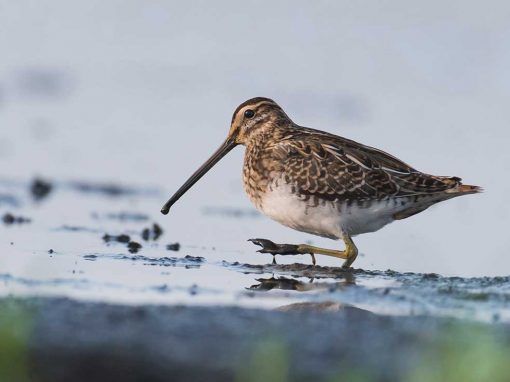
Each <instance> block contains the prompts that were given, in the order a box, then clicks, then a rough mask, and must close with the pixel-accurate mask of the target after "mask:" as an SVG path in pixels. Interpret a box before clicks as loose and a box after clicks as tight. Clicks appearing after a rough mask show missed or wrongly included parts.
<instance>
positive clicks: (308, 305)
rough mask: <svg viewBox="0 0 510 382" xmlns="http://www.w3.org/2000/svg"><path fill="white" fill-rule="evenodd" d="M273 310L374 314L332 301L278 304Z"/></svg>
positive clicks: (357, 314)
mask: <svg viewBox="0 0 510 382" xmlns="http://www.w3.org/2000/svg"><path fill="white" fill-rule="evenodd" d="M275 310H277V311H280V312H303V311H307V312H340V311H342V312H346V313H348V314H355V315H356V316H374V315H375V314H374V313H372V312H370V311H369V310H366V309H361V308H357V307H355V306H353V305H349V304H342V303H339V302H334V301H324V302H297V303H295V304H289V305H284V306H280V307H279V308H276V309H275Z"/></svg>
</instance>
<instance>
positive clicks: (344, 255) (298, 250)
mask: <svg viewBox="0 0 510 382" xmlns="http://www.w3.org/2000/svg"><path fill="white" fill-rule="evenodd" d="M343 240H344V243H345V250H343V251H338V250H334V249H326V248H319V247H314V246H313V245H308V244H275V243H273V242H272V241H271V240H267V239H250V240H249V241H251V242H252V243H254V244H257V245H259V246H261V247H262V249H260V250H259V251H258V252H260V253H270V254H272V255H283V256H285V255H312V262H313V264H314V265H315V257H314V255H325V256H332V257H338V258H340V259H344V260H345V261H344V263H343V265H342V268H349V267H350V266H351V264H352V263H353V262H354V260H356V257H357V256H358V249H357V248H356V245H354V243H353V241H352V239H351V238H350V236H348V235H344V237H343Z"/></svg>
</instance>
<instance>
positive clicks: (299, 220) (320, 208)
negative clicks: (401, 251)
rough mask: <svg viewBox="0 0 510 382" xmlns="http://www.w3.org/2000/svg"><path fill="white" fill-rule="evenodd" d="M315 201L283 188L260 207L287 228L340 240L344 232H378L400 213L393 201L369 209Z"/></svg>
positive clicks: (273, 193) (275, 190)
mask: <svg viewBox="0 0 510 382" xmlns="http://www.w3.org/2000/svg"><path fill="white" fill-rule="evenodd" d="M312 199H313V198H310V200H308V201H305V200H304V199H303V198H300V197H299V196H297V195H293V194H292V193H291V192H290V189H288V187H287V186H283V187H278V188H273V190H272V191H268V192H267V193H266V194H265V195H264V197H263V198H262V203H261V205H260V206H259V208H260V210H261V211H262V212H263V213H264V214H266V215H267V216H269V217H271V218H272V219H274V220H276V221H277V222H279V223H281V224H283V225H285V226H287V227H290V228H293V229H296V230H298V231H302V232H307V233H310V234H314V235H318V236H323V237H328V238H331V239H340V238H342V236H343V234H344V233H347V234H349V235H351V236H354V235H358V234H361V233H366V232H374V231H377V230H379V229H381V228H382V227H384V226H385V225H386V224H388V223H391V222H392V221H393V220H394V219H393V215H394V214H395V213H396V212H398V211H399V210H401V208H399V207H397V206H396V203H393V202H392V201H389V202H387V201H373V202H372V203H371V205H370V206H368V207H360V206H358V205H357V203H353V204H352V205H351V206H348V205H347V204H339V203H336V202H323V203H319V204H318V205H314V202H313V200H312Z"/></svg>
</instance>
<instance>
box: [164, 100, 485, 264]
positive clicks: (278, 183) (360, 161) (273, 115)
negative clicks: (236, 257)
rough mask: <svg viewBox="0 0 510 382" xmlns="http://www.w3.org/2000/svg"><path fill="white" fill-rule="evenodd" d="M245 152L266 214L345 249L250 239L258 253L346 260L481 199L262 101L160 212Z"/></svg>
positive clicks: (246, 169)
mask: <svg viewBox="0 0 510 382" xmlns="http://www.w3.org/2000/svg"><path fill="white" fill-rule="evenodd" d="M238 145H243V146H245V155H244V165H243V184H244V190H245V192H246V194H247V195H248V197H249V199H250V200H251V202H252V203H253V204H254V205H255V207H256V208H257V209H258V210H260V211H261V212H262V213H263V214H265V215H267V216H268V217H270V218H272V219H273V220H275V221H277V222H279V223H281V224H283V225H284V226H287V227H290V228H292V229H295V230H298V231H301V232H305V233H308V234H312V235H317V236H321V237H326V238H329V239H334V240H342V241H343V242H344V243H345V248H344V249H342V250H336V249H326V248H319V247H315V246H312V245H308V244H276V243H274V242H273V241H271V240H269V239H261V238H258V239H250V241H252V242H253V243H254V244H256V245H258V246H260V247H261V249H260V250H259V252H261V253H269V254H272V255H273V262H274V256H275V255H297V254H309V255H311V256H312V262H313V264H315V263H316V262H315V256H314V255H315V254H319V255H326V256H332V257H336V258H339V259H342V260H343V264H342V267H343V268H350V267H351V265H352V263H353V262H354V260H355V259H356V257H357V255H358V249H357V247H356V245H355V244H354V242H353V240H352V237H354V236H356V235H359V234H364V233H369V232H375V231H377V230H379V229H381V228H382V227H384V226H386V225H387V224H389V223H391V222H393V221H396V220H402V219H406V218H408V217H410V216H413V215H415V214H418V213H420V212H422V211H424V210H426V209H427V208H429V207H430V206H432V205H434V204H436V203H438V202H441V201H444V200H447V199H451V198H455V197H457V196H462V195H469V194H475V193H479V192H482V191H483V189H482V188H481V187H479V186H473V185H465V184H463V183H462V181H461V179H460V178H458V177H455V176H436V175H430V174H426V173H423V172H420V171H418V170H416V169H415V168H413V167H411V166H410V165H408V164H406V163H405V162H403V161H401V160H400V159H398V158H396V157H395V156H392V155H390V154H388V153H386V152H384V151H382V150H379V149H377V148H374V147H370V146H367V145H364V144H361V143H358V142H356V141H353V140H350V139H347V138H344V137H341V136H337V135H334V134H331V133H328V132H325V131H321V130H316V129H312V128H308V127H303V126H299V125H297V124H296V123H294V122H293V121H292V120H291V119H290V118H289V116H288V115H287V114H286V113H285V111H284V110H283V109H282V108H281V107H280V106H279V105H278V104H277V103H276V102H275V101H273V100H271V99H269V98H265V97H255V98H252V99H249V100H247V101H245V102H243V103H242V104H240V105H239V106H238V107H237V108H236V109H235V111H234V114H233V116H232V121H231V124H230V130H229V132H228V135H227V138H226V140H225V141H224V142H223V144H222V145H221V146H220V147H219V148H218V149H217V151H216V152H215V153H214V154H213V155H212V156H211V157H210V158H209V159H208V160H207V161H206V162H205V163H204V164H203V165H202V166H201V167H200V168H199V169H198V170H197V171H196V172H195V173H193V174H192V175H191V176H190V178H189V179H188V180H187V181H186V182H185V183H184V184H183V185H182V186H181V187H180V188H179V189H178V190H177V192H175V194H174V195H173V196H172V197H171V198H170V199H169V200H168V202H167V203H166V204H165V205H164V206H163V208H162V209H161V212H162V213H163V214H165V215H166V214H168V212H169V210H170V207H171V206H172V205H173V204H174V203H175V202H176V201H177V200H179V199H180V197H181V196H182V195H183V194H184V193H185V192H186V191H187V190H189V189H190V188H191V187H192V186H193V185H194V184H195V183H196V182H197V181H198V180H199V179H200V178H201V177H202V176H203V175H204V174H205V173H206V172H207V171H209V170H210V169H211V168H212V167H213V166H214V165H215V164H216V163H217V162H218V161H219V160H220V159H221V158H223V157H224V156H225V155H226V154H227V153H229V152H230V151H231V150H232V149H233V148H234V147H236V146H238Z"/></svg>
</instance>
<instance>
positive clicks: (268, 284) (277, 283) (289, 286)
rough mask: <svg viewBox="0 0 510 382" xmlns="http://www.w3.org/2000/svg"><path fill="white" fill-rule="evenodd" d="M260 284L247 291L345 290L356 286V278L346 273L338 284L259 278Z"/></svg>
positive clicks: (283, 278) (281, 278)
mask: <svg viewBox="0 0 510 382" xmlns="http://www.w3.org/2000/svg"><path fill="white" fill-rule="evenodd" d="M255 280H256V281H258V282H259V284H254V285H252V286H250V287H249V288H247V289H250V290H260V291H269V290H271V289H281V290H295V291H298V292H308V291H331V292H332V291H335V290H338V289H341V288H345V287H346V286H349V285H356V282H355V277H354V275H353V274H352V273H346V274H345V278H344V279H343V280H342V281H338V282H333V283H331V282H329V283H327V282H314V278H310V279H309V280H310V281H309V282H308V283H304V282H302V281H299V280H297V279H294V278H291V277H290V278H288V277H283V276H281V277H277V278H275V277H274V276H273V277H270V278H259V279H255Z"/></svg>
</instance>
